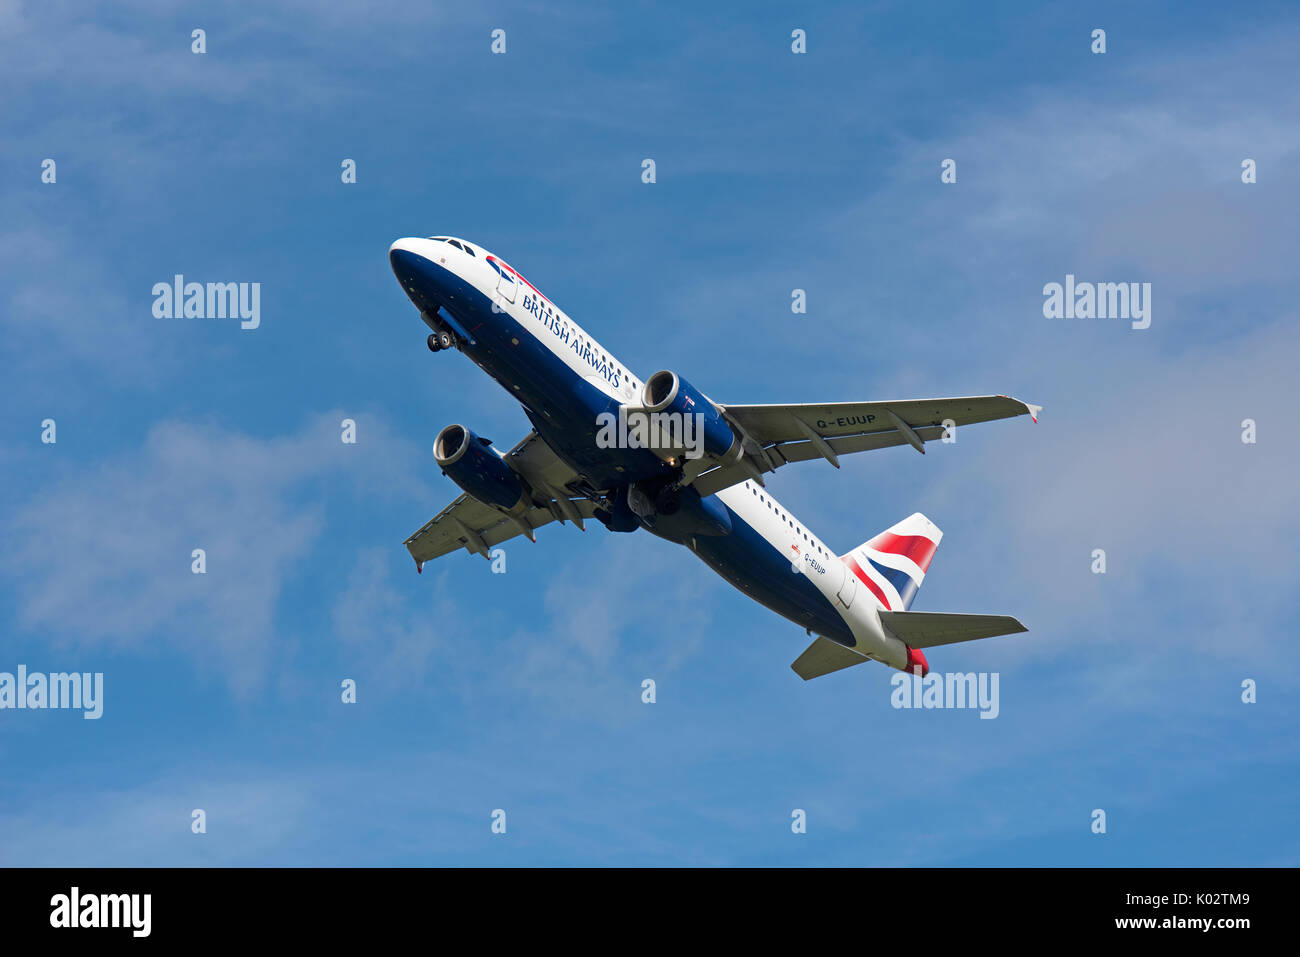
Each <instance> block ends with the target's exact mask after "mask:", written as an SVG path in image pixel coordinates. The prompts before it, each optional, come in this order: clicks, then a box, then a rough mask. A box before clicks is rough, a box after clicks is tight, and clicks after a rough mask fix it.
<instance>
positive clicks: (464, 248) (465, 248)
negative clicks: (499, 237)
mask: <svg viewBox="0 0 1300 957" xmlns="http://www.w3.org/2000/svg"><path fill="white" fill-rule="evenodd" d="M460 248H461V249H463V250H465V252H467V253H469V254H470V255H471V256H473V255H474V250H472V249H470V246H469V243H461V244H460ZM474 258H476V259H477V258H478V257H477V256H475V257H474Z"/></svg>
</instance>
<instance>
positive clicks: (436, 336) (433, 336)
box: [425, 329, 456, 352]
mask: <svg viewBox="0 0 1300 957" xmlns="http://www.w3.org/2000/svg"><path fill="white" fill-rule="evenodd" d="M425 344H426V345H428V347H429V351H430V352H441V351H442V350H443V349H450V348H451V347H452V346H454V345H455V344H456V340H455V339H453V338H452V337H451V333H450V332H447V331H446V330H445V329H444V330H443V331H442V332H431V333H429V338H428V339H426V340H425Z"/></svg>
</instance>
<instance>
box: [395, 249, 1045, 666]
mask: <svg viewBox="0 0 1300 957" xmlns="http://www.w3.org/2000/svg"><path fill="white" fill-rule="evenodd" d="M388 256H389V262H390V263H391V265H392V268H393V272H394V274H395V275H396V276H397V280H398V282H400V283H401V284H402V289H403V290H404V291H405V293H406V295H407V297H408V298H409V299H410V300H411V302H412V303H413V304H414V305H415V307H416V308H417V309H418V310H419V312H420V318H421V319H423V320H424V323H425V325H427V326H428V327H429V329H430V333H429V337H428V345H429V348H430V349H431V350H433V351H434V352H439V351H443V350H446V349H453V348H454V349H458V350H460V351H461V352H463V353H464V354H465V355H467V356H469V358H470V359H471V360H473V362H474V363H475V364H476V365H477V366H478V367H479V368H481V369H482V370H483V371H484V372H486V373H487V374H488V375H490V376H491V377H492V378H493V379H495V380H496V381H497V382H499V383H500V384H501V386H502V388H504V389H505V390H506V391H507V392H508V393H510V394H511V395H513V396H514V397H515V398H516V399H517V400H518V401H519V402H520V404H521V405H523V407H524V414H525V415H527V416H528V419H529V421H530V422H531V423H532V425H533V431H532V432H530V433H529V434H528V435H527V436H526V437H525V438H524V439H523V440H522V441H520V442H519V443H518V444H517V445H515V446H514V448H512V449H510V450H509V451H508V452H504V453H503V452H500V451H498V450H497V449H495V448H493V446H492V443H491V441H490V440H488V439H483V438H480V437H479V436H477V435H475V434H474V433H473V432H471V431H470V430H469V429H468V428H466V427H465V426H463V425H449V426H447V427H446V428H445V429H443V430H442V431H441V432H440V433H439V434H438V436H437V438H436V439H435V441H434V445H433V454H434V458H435V459H436V461H437V463H438V465H439V466H440V467H441V469H442V471H443V474H445V475H446V476H447V477H449V478H450V479H451V480H452V481H453V482H455V483H456V485H458V486H459V487H460V489H461V490H462V491H463V492H464V494H463V495H461V496H460V497H459V498H457V499H456V500H455V501H454V502H452V503H451V504H450V505H449V506H447V507H446V508H445V509H443V510H442V511H441V512H439V513H438V515H436V516H435V517H434V518H433V519H432V520H431V521H429V522H428V523H427V524H425V525H424V526H423V527H422V528H421V529H420V530H419V531H417V532H416V533H415V534H414V535H412V536H411V537H410V538H408V539H407V540H406V543H405V544H406V547H407V549H408V550H409V551H410V553H411V556H412V557H413V558H414V559H415V564H416V570H417V571H420V570H422V569H423V567H424V563H425V562H427V561H429V560H431V559H434V558H438V557H440V556H442V555H446V554H448V553H450V552H454V551H458V550H459V549H461V548H464V549H467V550H468V551H469V552H472V553H477V554H479V555H482V556H484V557H485V558H487V557H489V549H490V548H491V547H492V546H494V545H497V544H498V543H500V542H503V541H505V540H507V539H509V538H513V537H515V536H516V535H525V536H527V537H528V538H529V539H531V540H532V541H534V542H536V540H537V538H536V534H535V530H536V529H538V528H540V527H541V526H543V525H546V524H547V523H549V522H550V521H552V520H556V521H559V522H561V523H563V522H565V521H569V522H572V523H573V524H574V525H577V526H578V527H579V528H581V529H584V530H585V528H586V525H585V522H586V521H587V520H590V519H593V518H594V519H596V520H597V521H599V522H601V524H603V525H604V526H605V527H606V528H607V529H609V530H610V531H611V532H634V531H636V530H637V529H640V528H644V529H646V530H648V531H649V532H651V533H653V534H655V535H658V536H659V537H660V538H664V539H667V540H668V541H670V542H675V543H677V544H679V545H684V546H686V547H687V548H689V549H690V550H691V551H692V552H694V553H695V554H696V555H697V556H699V558H700V559H701V560H702V561H703V562H704V563H705V564H707V565H708V566H709V567H710V568H712V569H713V570H714V571H716V572H717V573H718V574H719V575H721V576H722V577H723V578H725V579H726V580H727V581H728V582H730V583H731V584H732V585H734V586H735V587H736V588H738V589H740V590H741V591H742V592H744V593H745V594H746V595H748V596H750V597H751V598H753V599H754V600H756V601H758V602H760V603H762V604H763V605H766V606H767V607H768V608H770V609H771V610H773V611H775V612H776V613H777V614H779V615H781V616H782V617H784V618H787V619H789V620H790V621H792V622H794V623H795V624H797V625H800V626H802V627H803V628H804V629H805V630H806V631H807V632H808V634H809V635H812V636H813V642H812V644H811V645H809V646H808V648H807V649H806V650H805V651H804V653H803V654H801V655H800V656H799V657H798V659H796V660H795V662H794V663H793V664H792V665H791V667H792V668H793V669H794V671H795V673H796V674H798V675H799V676H800V677H802V678H803V679H805V680H807V679H809V678H815V677H818V676H819V675H824V674H828V673H830V672H832V671H838V670H840V669H841V668H847V667H850V666H851V665H856V664H861V663H862V662H865V661H868V660H874V661H879V662H883V663H884V664H887V665H889V666H891V667H893V668H897V669H900V670H903V671H910V672H913V673H916V674H920V675H921V676H922V677H924V675H925V674H927V673H928V671H929V664H928V663H927V661H926V658H925V654H924V649H926V648H930V647H933V646H935V645H945V644H951V643H953V642H958V641H970V640H972V639H976V638H990V637H993V636H996V635H1008V634H1014V633H1017V632H1023V631H1025V630H1026V629H1025V627H1024V626H1023V625H1021V624H1020V622H1019V621H1017V620H1016V619H1015V618H1012V617H1009V616H1005V615H953V614H936V613H931V612H917V611H910V610H909V609H910V608H911V605H912V600H913V598H915V597H916V592H917V589H918V588H920V587H921V582H922V581H923V580H924V579H925V573H926V571H927V569H928V568H929V567H930V561H931V559H932V558H933V557H934V552H935V549H936V548H938V546H939V541H940V539H941V538H942V535H943V533H942V532H940V531H939V529H938V528H937V527H936V526H935V525H934V524H933V523H932V522H931V521H930V520H929V519H928V518H926V517H925V516H924V515H922V514H920V513H919V512H918V513H916V514H914V515H911V516H909V517H907V518H905V519H903V520H902V521H901V522H899V523H898V524H896V525H894V526H893V527H892V528H889V529H887V530H886V531H883V532H881V533H880V534H879V535H876V536H874V537H873V538H871V539H869V540H868V541H866V542H863V543H862V544H861V545H859V546H857V547H856V548H853V549H851V550H850V551H848V552H846V553H844V554H842V555H840V554H837V553H836V552H835V551H834V550H833V549H832V548H831V546H830V545H828V544H827V543H826V542H824V541H823V540H822V539H821V538H819V537H818V536H817V535H816V534H814V533H813V532H812V531H811V530H809V528H808V527H807V526H806V525H805V524H804V523H802V522H800V521H799V520H798V519H797V518H795V517H794V516H793V515H792V514H791V513H790V512H789V510H788V509H786V508H785V507H784V506H782V505H781V503H780V502H778V501H777V500H776V499H775V498H773V497H772V494H771V492H769V491H768V490H767V482H766V479H765V476H767V475H768V474H770V473H772V472H775V471H776V470H777V469H779V468H781V467H783V466H785V465H787V464H789V463H792V462H802V461H809V460H812V459H825V460H827V461H828V462H830V463H831V464H832V465H833V466H835V467H836V468H838V467H839V457H840V456H841V455H846V454H849V453H852V452H861V451H865V450H868V449H880V448H886V447H889V446H894V445H904V444H907V445H911V446H912V447H913V448H915V449H916V450H917V451H918V452H921V453H924V452H925V442H927V441H931V440H933V439H937V438H941V437H942V436H943V435H944V434H945V431H946V429H948V428H953V427H955V426H958V425H967V424H970V423H974V422H986V421H989V420H991V419H1002V418H1009V417H1012V416H1018V415H1024V414H1028V415H1030V416H1031V417H1032V418H1033V419H1034V421H1037V418H1038V411H1039V409H1040V408H1041V407H1040V406H1034V405H1028V404H1026V403H1024V402H1021V401H1019V400H1017V399H1012V398H1008V397H1007V396H973V397H968V398H956V399H911V400H905V401H897V402H842V403H829V404H816V403H814V404H808V405H731V404H724V403H720V402H716V401H714V400H713V399H711V398H709V397H708V396H706V395H705V394H704V393H702V392H700V391H699V390H697V389H696V388H695V387H694V386H693V385H691V383H689V382H687V381H686V380H685V379H683V378H682V377H681V376H679V375H677V374H676V373H675V372H672V371H670V370H663V371H661V372H656V373H655V374H654V375H652V376H650V377H649V378H648V379H646V380H644V381H642V380H641V379H640V378H639V377H638V376H637V375H636V374H635V373H633V372H632V371H630V370H629V369H628V367H627V366H626V365H624V364H623V363H622V362H620V361H619V360H618V359H617V358H615V356H614V355H613V354H612V353H610V351H609V350H608V349H605V348H604V347H603V346H602V345H601V344H600V343H598V342H597V341H596V340H595V339H593V338H592V337H591V336H590V335H589V334H588V333H587V332H586V331H585V330H584V329H583V328H582V327H581V326H579V325H578V324H577V323H575V322H574V321H573V320H572V319H570V318H569V316H568V315H567V314H565V313H564V312H563V311H562V310H561V309H560V308H559V306H557V305H555V304H554V303H553V302H551V300H550V299H548V298H547V297H546V296H545V295H544V294H543V293H542V292H541V291H540V290H539V289H538V288H537V287H536V286H534V285H533V284H532V283H531V282H529V281H528V280H527V279H525V278H524V277H523V275H522V274H520V273H519V271H518V270H516V269H514V268H512V267H511V266H510V265H509V264H507V263H506V262H505V260H503V259H502V258H501V257H500V256H496V255H494V254H493V253H490V252H488V251H487V250H486V249H484V248H483V247H482V246H480V245H478V244H477V243H470V242H467V241H465V240H463V239H458V238H455V237H452V236H433V237H430V238H428V239H418V238H408V239H399V240H397V242H395V243H393V245H392V248H391V249H390V250H389V254H388ZM674 416H675V417H676V418H675V419H674ZM638 417H639V418H638ZM615 422H617V423H619V425H620V427H621V428H622V431H621V432H619V433H617V434H615V430H614V429H613V428H612V423H615ZM629 422H631V423H633V425H632V427H631V428H630V430H629V428H628V425H627V424H628V423H629ZM646 423H649V424H648V425H647V424H646ZM637 424H639V425H640V430H638V428H637V427H636V425H637ZM675 426H676V427H675ZM611 436H613V437H614V439H615V440H614V441H611ZM688 439H689V440H691V441H689V442H688Z"/></svg>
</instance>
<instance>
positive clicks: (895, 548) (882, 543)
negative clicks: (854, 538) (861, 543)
mask: <svg viewBox="0 0 1300 957" xmlns="http://www.w3.org/2000/svg"><path fill="white" fill-rule="evenodd" d="M867 547H868V548H874V549H875V550H876V551H878V552H887V553H889V554H890V555H902V556H903V557H904V558H910V559H911V560H912V561H914V562H916V567H917V568H919V569H921V571H923V572H924V571H927V570H928V569H929V568H930V559H932V558H934V550H935V549H936V548H938V547H939V546H938V545H936V544H935V543H934V542H932V541H931V540H930V539H928V538H926V537H925V536H923V535H895V534H894V533H893V532H881V533H880V534H879V535H877V536H876V537H875V538H873V539H872V540H871V541H869V542H867Z"/></svg>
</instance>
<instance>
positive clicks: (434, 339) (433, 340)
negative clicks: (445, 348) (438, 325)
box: [424, 332, 442, 352]
mask: <svg viewBox="0 0 1300 957" xmlns="http://www.w3.org/2000/svg"><path fill="white" fill-rule="evenodd" d="M424 344H425V345H427V346H428V347H429V351H430V352H437V351H438V350H439V349H441V348H442V346H440V345H438V336H437V335H436V334H435V333H432V332H431V333H429V338H428V339H425V340H424Z"/></svg>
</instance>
